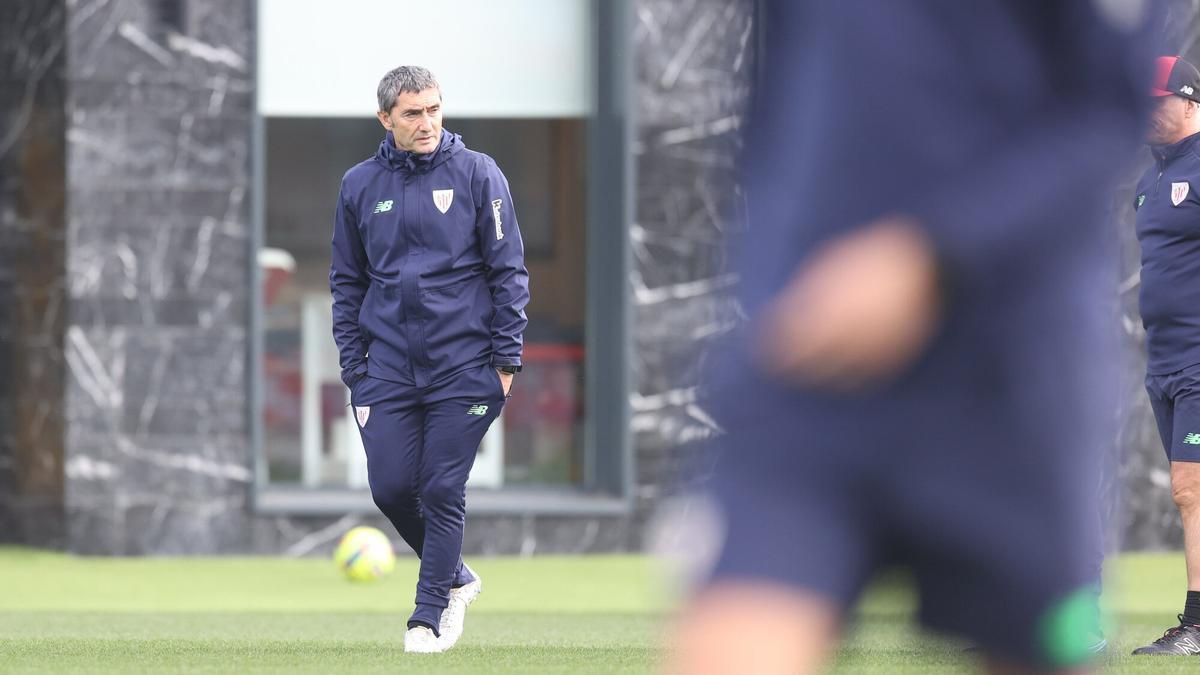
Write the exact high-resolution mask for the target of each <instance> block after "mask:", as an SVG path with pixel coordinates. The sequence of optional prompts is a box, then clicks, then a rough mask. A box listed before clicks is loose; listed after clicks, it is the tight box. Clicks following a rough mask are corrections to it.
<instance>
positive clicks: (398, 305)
mask: <svg viewBox="0 0 1200 675" xmlns="http://www.w3.org/2000/svg"><path fill="white" fill-rule="evenodd" d="M329 286H330V290H331V291H332V293H333V337H334V340H335V341H336V342H337V346H338V351H339V356H340V362H341V367H342V381H343V382H345V383H346V385H347V386H349V387H351V388H353V386H354V384H355V383H356V382H357V381H358V380H359V379H361V378H362V376H363V375H364V374H369V375H370V376H371V377H375V378H379V379H384V380H390V381H393V382H397V383H400V384H406V385H415V386H419V387H424V386H427V385H429V384H430V383H436V382H438V381H440V380H442V379H444V378H446V377H447V376H449V375H452V374H454V373H456V372H459V371H461V370H465V369H467V368H472V367H478V366H480V365H483V364H487V363H491V364H492V365H494V366H503V365H520V364H521V346H522V333H523V332H524V330H525V325H526V323H527V320H526V318H525V305H526V304H527V303H528V301H529V274H528V272H527V271H526V269H525V254H524V247H523V245H522V243H521V233H520V231H519V230H518V229H517V217H516V212H515V211H514V209H513V203H512V196H511V195H510V194H509V190H508V181H507V180H506V179H505V178H504V174H503V173H501V172H500V169H499V168H498V167H497V166H496V162H495V161H493V160H492V158H491V157H488V156H487V155H485V154H483V153H479V152H474V151H472V150H469V149H467V147H466V146H464V145H463V143H462V138H461V137H460V136H458V135H457V134H453V133H450V132H449V131H447V130H444V129H443V130H442V138H441V142H440V143H439V144H438V148H437V150H435V151H434V152H432V153H429V154H427V155H418V154H414V153H410V152H405V151H402V150H400V149H398V148H396V146H395V143H394V141H393V137H392V134H391V132H388V134H387V137H386V138H385V139H384V140H383V141H382V142H381V143H380V144H379V150H378V152H376V153H375V156H374V157H372V158H370V159H368V160H366V161H363V162H360V163H359V164H358V165H356V166H355V167H353V168H352V169H350V170H349V171H347V172H346V175H345V177H344V178H343V179H342V186H341V191H340V194H339V195H338V204H337V210H336V213H335V216H334V231H333V262H332V265H331V267H330V270H329Z"/></svg>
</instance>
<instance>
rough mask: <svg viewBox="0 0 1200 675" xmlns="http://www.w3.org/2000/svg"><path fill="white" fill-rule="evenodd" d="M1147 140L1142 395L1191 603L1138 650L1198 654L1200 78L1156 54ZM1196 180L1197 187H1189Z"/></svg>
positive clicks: (1141, 203)
mask: <svg viewBox="0 0 1200 675" xmlns="http://www.w3.org/2000/svg"><path fill="white" fill-rule="evenodd" d="M1155 65H1156V68H1155V73H1154V76H1155V77H1154V82H1153V85H1152V88H1151V91H1150V93H1151V95H1152V96H1154V97H1155V100H1156V105H1155V108H1154V113H1153V115H1152V117H1151V124H1150V129H1149V132H1148V133H1147V141H1148V142H1149V144H1150V148H1151V152H1152V153H1153V155H1154V160H1155V161H1154V164H1153V165H1152V166H1150V168H1148V169H1147V170H1146V173H1145V174H1144V175H1143V176H1142V178H1141V180H1140V181H1139V182H1138V186H1137V191H1136V192H1135V193H1134V195H1135V196H1134V203H1133V206H1134V213H1135V215H1136V221H1137V236H1138V243H1139V244H1140V245H1141V249H1142V275H1141V289H1140V292H1139V305H1140V308H1141V313H1142V324H1143V325H1144V326H1145V328H1146V393H1147V394H1149V396H1150V407H1151V408H1152V409H1153V410H1154V418H1155V420H1156V421H1157V423H1158V433H1159V435H1160V436H1161V437H1162V443H1163V448H1164V449H1165V450H1166V452H1167V460H1168V461H1169V462H1170V465H1171V495H1172V496H1173V497H1174V499H1175V504H1176V506H1178V507H1179V514H1180V516H1181V518H1182V520H1183V546H1184V556H1185V560H1186V564H1187V598H1186V599H1185V601H1184V608H1183V613H1182V614H1180V615H1179V625H1177V626H1175V627H1172V628H1170V629H1168V630H1167V631H1166V632H1165V633H1164V634H1163V636H1162V637H1160V638H1159V639H1157V640H1155V641H1154V642H1152V643H1150V644H1149V645H1146V646H1145V647H1140V648H1138V649H1136V650H1134V652H1133V653H1134V654H1179V655H1189V654H1200V194H1197V193H1196V189H1197V188H1198V187H1200V72H1197V71H1196V67H1195V66H1193V65H1192V64H1190V63H1188V62H1187V61H1185V60H1183V59H1181V58H1178V57H1175V56H1164V57H1159V59H1158V60H1157V62H1156V64H1155ZM1193 182H1195V183H1196V185H1192V183H1193Z"/></svg>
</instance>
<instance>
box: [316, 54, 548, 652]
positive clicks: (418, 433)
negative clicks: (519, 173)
mask: <svg viewBox="0 0 1200 675" xmlns="http://www.w3.org/2000/svg"><path fill="white" fill-rule="evenodd" d="M377 94H378V99H379V112H378V118H379V122H380V124H382V125H383V128H384V129H386V130H387V132H386V134H385V137H384V139H383V141H381V142H380V144H379V149H378V151H376V153H375V156H374V157H372V158H370V159H367V160H365V161H363V162H361V163H359V164H358V165H356V166H355V167H353V168H352V169H350V170H349V171H347V172H346V175H345V177H344V178H343V179H342V186H341V191H340V193H339V195H338V204H337V209H336V211H335V214H336V215H335V219H334V232H333V263H332V266H331V269H330V272H329V283H330V287H331V289H332V293H333V335H334V339H335V340H336V341H337V345H338V350H339V352H340V358H341V366H342V381H343V382H345V384H346V386H347V387H349V388H350V400H351V403H352V404H353V405H354V410H355V417H356V419H357V420H358V427H359V433H360V434H361V435H362V440H363V446H364V447H365V448H366V453H367V474H368V482H369V484H370V487H371V497H372V498H373V499H374V500H375V504H376V505H377V506H378V507H379V509H380V511H382V512H383V514H384V515H385V516H387V518H388V520H390V521H391V522H392V524H393V525H394V526H395V527H396V530H397V532H399V533H400V536H401V537H402V538H403V539H404V541H405V542H406V543H407V544H408V545H409V546H411V547H412V549H413V551H414V552H416V554H417V555H418V556H420V558H421V571H420V577H419V579H418V581H417V595H416V609H415V610H414V611H413V613H412V616H411V617H410V618H409V619H408V630H407V632H406V633H405V635H404V649H405V651H409V652H441V651H445V650H446V649H448V648H450V647H452V646H454V644H455V642H456V641H457V640H458V638H459V636H461V634H462V631H463V621H464V616H465V612H466V608H467V605H469V604H470V603H471V602H472V601H473V600H474V599H475V597H476V596H477V595H478V594H479V592H480V590H482V581H481V580H480V579H479V576H478V575H476V574H475V573H474V572H473V571H472V570H471V569H470V568H469V567H468V566H467V565H465V564H464V563H463V561H462V557H461V553H462V541H463V525H464V522H465V518H466V482H467V477H468V475H469V474H470V472H471V466H472V465H473V464H474V462H475V454H476V451H477V449H478V447H479V442H480V441H481V440H482V439H483V436H484V434H485V433H486V432H487V430H488V427H489V426H491V424H492V421H494V420H495V419H496V417H497V416H499V414H500V410H501V408H502V407H503V406H504V403H505V400H506V399H507V397H508V394H509V389H510V387H511V386H512V381H513V377H514V374H515V373H517V372H518V371H520V370H521V352H522V335H523V332H524V330H525V325H526V318H525V305H526V304H527V303H528V301H529V275H528V273H527V272H526V269H525V253H524V248H523V246H522V244H521V233H520V231H519V230H518V229H517V218H516V212H515V211H514V210H513V203H512V196H511V195H510V194H509V189H508V181H507V180H506V179H505V177H504V174H503V173H501V172H500V169H499V168H498V167H497V166H496V162H495V161H493V160H492V158H491V157H488V156H487V155H485V154H483V153H480V152H475V151H473V150H469V149H467V147H466V146H464V145H463V141H462V138H461V137H460V136H459V135H458V134H454V133H451V132H449V131H446V130H444V129H442V91H441V87H439V86H438V83H437V81H436V80H435V79H434V77H433V74H432V73H430V72H429V71H428V70H426V69H424V68H420V67H416V66H401V67H399V68H396V69H395V70H393V71H391V72H389V73H387V74H386V75H385V76H384V77H383V79H382V80H381V81H380V82H379V88H378V91H377Z"/></svg>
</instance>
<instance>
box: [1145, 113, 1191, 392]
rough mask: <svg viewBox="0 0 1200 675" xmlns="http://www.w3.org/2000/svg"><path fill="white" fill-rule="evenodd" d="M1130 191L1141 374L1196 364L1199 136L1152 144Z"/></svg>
mask: <svg viewBox="0 0 1200 675" xmlns="http://www.w3.org/2000/svg"><path fill="white" fill-rule="evenodd" d="M1152 150H1153V153H1154V159H1155V162H1154V165H1153V166H1151V167H1150V168H1149V169H1147V170H1146V173H1145V174H1144V175H1143V176H1142V179H1141V180H1140V181H1138V186H1137V191H1136V192H1135V193H1134V209H1136V214H1137V237H1138V242H1139V243H1140V244H1141V246H1142V286H1141V292H1140V304H1141V310H1142V325H1144V326H1145V327H1146V352H1147V361H1146V372H1148V373H1150V374H1152V375H1164V374H1167V373H1174V372H1178V371H1180V370H1183V369H1184V368H1187V367H1188V366H1193V365H1196V364H1197V363H1200V195H1198V194H1196V190H1197V188H1198V187H1200V134H1196V135H1193V136H1189V137H1187V138H1185V139H1183V140H1182V141H1179V142H1178V143H1176V144H1174V145H1168V146H1165V147H1157V148H1153V149H1152Z"/></svg>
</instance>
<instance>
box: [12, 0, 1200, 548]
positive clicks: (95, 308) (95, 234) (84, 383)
mask: <svg viewBox="0 0 1200 675" xmlns="http://www.w3.org/2000/svg"><path fill="white" fill-rule="evenodd" d="M300 4H303V5H305V8H304V9H303V11H300V10H298V9H297V8H296V4H295V3H292V4H284V3H281V2H279V0H210V1H208V2H189V1H188V0H115V1H111V2H96V1H90V0H80V1H78V2H67V1H66V0H49V1H47V0H14V1H13V2H6V3H4V5H3V7H2V8H0V93H2V95H0V543H3V542H16V543H27V544H33V545H42V546H51V547H58V548H63V549H66V550H69V551H72V552H77V553H83V554H105V555H141V554H211V553H285V554H289V555H306V554H314V553H322V552H324V551H326V550H328V548H329V547H330V546H331V545H332V543H333V542H334V541H335V540H336V538H337V537H338V536H340V534H341V533H342V532H344V531H345V530H346V529H348V528H349V527H351V526H352V525H354V524H358V523H370V524H375V525H378V526H381V527H382V526H384V523H383V522H382V520H381V518H380V517H379V516H378V515H377V513H376V511H375V508H374V505H373V504H372V503H371V501H370V498H369V495H368V494H367V492H366V490H365V487H364V482H363V480H364V477H365V473H364V471H365V469H364V467H363V466H362V462H361V457H360V455H361V453H360V452H358V450H357V448H356V447H355V445H354V439H355V436H354V434H353V427H352V423H348V418H347V416H346V408H345V403H346V400H345V392H344V389H343V388H342V387H341V385H340V383H338V382H337V381H336V355H335V354H331V353H330V350H332V346H333V345H332V339H331V338H330V337H329V333H328V327H327V325H326V323H327V322H328V316H327V314H328V294H327V287H326V288H324V289H323V288H322V285H323V283H324V278H323V276H324V274H325V272H327V265H328V258H327V255H328V243H329V241H328V239H329V229H328V228H329V221H330V220H331V218H330V216H331V214H332V204H333V197H334V195H335V194H336V190H337V180H338V179H339V178H340V176H341V172H343V171H344V170H345V169H346V168H348V167H349V166H350V165H351V164H353V163H354V162H355V161H358V160H359V159H361V158H363V157H366V156H368V155H369V154H370V153H371V152H372V151H373V148H374V144H376V143H377V142H378V140H379V138H380V137H381V135H382V134H381V132H380V130H379V129H378V127H377V125H375V122H374V121H373V119H372V118H371V114H372V112H373V109H372V104H373V88H374V82H375V81H376V80H377V79H378V77H379V76H380V75H382V73H383V71H385V70H386V69H387V68H389V67H391V66H393V65H399V64H400V63H404V62H410V63H411V62H416V63H421V64H423V65H427V66H429V67H431V69H433V70H434V71H435V73H437V74H438V75H439V78H440V80H441V83H442V86H443V89H444V91H445V93H446V114H447V120H446V128H447V129H450V130H452V131H456V132H458V133H462V134H463V135H464V138H465V140H466V142H467V144H468V145H469V146H470V147H474V148H476V149H480V150H483V151H485V152H488V153H489V154H492V155H493V156H495V157H496V158H497V160H498V161H499V163H500V165H501V167H502V168H504V170H505V172H506V173H507V174H508V176H509V179H510V181H511V182H512V183H513V192H514V198H515V200H516V204H517V209H518V214H519V216H520V218H521V223H522V229H523V233H524V234H525V239H526V243H527V247H528V255H529V265H530V270H531V275H532V277H533V280H534V286H533V289H532V290H533V295H534V304H533V305H531V307H530V316H531V324H530V330H529V334H528V336H527V341H528V343H529V351H528V352H527V360H528V361H529V362H530V364H529V367H528V368H527V372H525V373H522V375H521V376H519V379H518V383H517V390H516V393H515V395H514V399H513V401H512V405H511V406H510V407H509V408H508V409H507V410H506V413H505V416H504V424H503V425H502V426H501V427H500V428H498V429H493V434H492V435H491V436H490V438H489V440H488V441H485V444H484V446H483V447H482V448H481V452H480V459H479V462H477V469H476V472H475V473H473V475H472V482H471V484H470V486H469V493H468V503H469V510H470V513H471V515H470V517H469V519H468V524H467V531H466V543H465V548H466V550H467V551H468V552H470V553H504V554H531V553H543V552H563V553H582V552H602V551H623V550H640V549H641V548H642V547H643V545H644V542H643V539H644V534H645V529H646V523H647V521H648V520H649V519H650V518H651V517H652V515H653V513H654V510H655V508H656V506H657V505H658V504H660V503H661V502H662V500H663V499H664V497H666V496H667V495H668V494H669V493H670V492H671V491H672V490H673V489H674V486H675V484H676V482H677V481H678V479H679V477H680V476H683V475H685V474H687V473H688V469H689V467H690V466H692V462H693V460H694V459H695V457H696V455H697V450H698V449H699V448H700V447H701V445H702V443H703V441H704V439H705V438H706V437H708V435H710V434H711V433H713V427H712V424H711V422H710V421H709V419H708V416H707V415H706V414H705V412H704V410H703V404H702V401H701V398H700V396H699V392H698V386H697V385H698V383H699V381H700V376H701V373H702V372H704V370H705V368H706V360H705V359H706V356H705V353H706V347H707V346H708V345H710V344H711V343H712V341H713V340H714V339H715V338H717V337H719V336H720V335H721V334H723V333H724V332H726V331H727V330H729V328H730V327H732V326H733V325H735V324H736V323H737V322H738V321H739V313H738V309H737V307H736V305H735V303H733V302H732V300H731V297H730V289H731V288H732V286H733V284H735V283H736V279H735V278H734V277H733V276H731V275H730V274H729V267H728V263H727V261H726V258H725V256H724V252H723V251H724V248H723V246H722V243H723V242H724V241H725V239H726V238H727V237H728V236H730V235H731V234H734V233H737V232H739V231H741V229H742V228H743V227H744V219H743V218H742V208H741V205H740V194H739V191H738V187H737V182H736V175H737V172H736V168H737V164H738V161H739V158H740V155H739V153H740V149H741V140H740V131H741V128H742V116H743V113H744V106H745V104H746V102H747V99H748V96H749V91H750V86H751V82H752V79H753V72H754V64H755V62H756V45H757V42H756V40H755V30H754V28H755V27H754V17H755V14H756V10H755V2H754V0H683V1H675V0H623V1H620V2H608V1H606V0H572V1H563V0H527V3H525V5H524V7H525V9H524V10H523V11H525V12H527V14H522V15H511V16H501V15H488V14H487V12H488V11H494V10H488V9H487V7H488V6H489V3H486V2H471V1H470V0H461V3H460V4H465V5H471V6H472V7H471V8H472V9H474V10H477V11H471V12H460V13H458V15H456V16H455V17H442V19H441V20H443V21H448V22H450V23H451V24H453V25H454V26H455V28H456V30H457V31H458V33H459V34H460V35H461V37H460V39H459V40H457V41H456V43H455V44H454V45H453V48H452V49H451V48H447V49H440V47H441V46H442V45H441V44H440V42H439V40H442V39H445V38H443V37H442V36H443V35H444V32H442V31H437V32H436V34H433V35H426V34H413V35H405V36H404V37H405V38H406V39H405V40H380V41H378V44H376V43H375V42H372V43H371V44H367V45H360V47H359V48H358V49H356V50H349V49H343V48H339V45H340V44H342V43H341V42H339V40H343V41H347V42H352V38H353V36H354V35H355V34H356V33H355V31H356V30H366V31H383V32H384V33H385V34H386V32H387V30H389V29H388V28H387V26H388V12H387V11H386V7H389V6H391V5H392V4H394V3H382V2H375V3H373V2H362V3H355V4H356V5H357V6H358V7H359V11H360V12H368V10H370V9H371V8H376V9H379V8H384V9H380V11H377V12H376V13H374V14H370V13H369V12H368V14H365V15H361V16H355V15H352V14H346V13H345V12H339V13H338V14H336V15H335V14H329V13H326V14H322V12H323V11H325V12H328V10H323V9H322V6H323V5H328V4H330V3H320V2H315V1H313V2H308V3H300ZM492 4H495V3H492ZM1197 6H1198V3H1197V2H1196V1H1194V0H1177V1H1176V2H1174V3H1173V5H1172V12H1173V14H1172V17H1173V21H1172V35H1171V40H1172V41H1173V43H1174V44H1176V45H1178V46H1179V48H1180V49H1183V50H1188V49H1192V51H1195V48H1194V44H1195V38H1196V37H1197V36H1198V35H1200V27H1198V25H1197V21H1198V19H1197ZM364 7H365V8H367V9H363V8H364ZM285 9H287V11H285ZM510 14H511V13H510ZM398 30H400V31H401V32H402V31H403V29H398ZM517 31H520V34H521V35H522V36H523V37H524V38H525V39H524V40H523V41H522V45H523V46H520V47H518V46H506V38H507V37H508V36H511V35H513V34H515V33H516V32H517ZM339 35H341V36H350V37H342V38H338V37H336V36H339ZM360 43H361V41H360ZM393 43H394V44H403V45H406V46H407V48H408V49H410V50H412V51H408V52H406V51H404V49H402V48H396V47H393V46H392V44H393ZM355 44H358V43H355ZM1192 56H1200V54H1192ZM501 57H503V59H506V60H505V61H503V63H504V64H505V65H504V67H503V68H497V67H496V65H495V64H494V63H492V62H491V61H490V60H489V59H499V58H501ZM548 66H553V67H548ZM359 92H361V101H359V99H358V98H356V97H358V96H360V94H359ZM1125 189H1126V191H1128V190H1129V189H1131V187H1127V188H1125ZM1123 199H1124V197H1123V196H1122V195H1121V194H1120V193H1119V194H1118V196H1117V197H1116V203H1117V204H1118V205H1119V204H1123V203H1124V202H1128V201H1129V200H1128V199H1124V201H1122V200H1123ZM1123 217H1124V218H1126V220H1122V223H1124V225H1122V224H1116V225H1114V227H1117V228H1119V230H1120V231H1121V233H1122V237H1123V242H1124V250H1125V252H1126V254H1127V255H1126V259H1125V261H1124V266H1125V267H1124V271H1125V272H1128V273H1129V275H1130V278H1131V279H1132V280H1131V281H1130V282H1129V283H1128V284H1126V286H1125V287H1124V291H1125V294H1124V295H1123V299H1124V301H1125V304H1124V307H1123V308H1124V311H1125V314H1126V316H1125V317H1124V326H1125V327H1127V335H1128V340H1127V343H1128V349H1127V361H1128V363H1127V367H1126V371H1127V372H1128V373H1129V374H1130V377H1129V382H1128V387H1127V388H1128V391H1129V395H1128V396H1127V397H1126V400H1127V404H1126V409H1125V410H1123V411H1122V415H1123V419H1125V420H1126V424H1125V428H1124V431H1123V434H1122V438H1121V443H1120V444H1119V445H1120V451H1121V457H1122V459H1121V463H1120V466H1121V471H1120V476H1119V477H1120V480H1119V481H1118V480H1116V479H1115V478H1114V479H1110V482H1109V484H1108V489H1109V491H1110V492H1111V493H1114V494H1115V493H1117V492H1120V493H1121V498H1120V499H1119V500H1114V501H1116V502H1119V503H1120V504H1121V505H1122V507H1121V508H1120V509H1119V511H1116V512H1114V514H1111V515H1113V520H1112V522H1113V523H1114V524H1116V525H1119V527H1118V528H1117V529H1119V530H1120V531H1121V532H1123V541H1124V543H1125V545H1126V546H1131V547H1137V548H1153V547H1161V546H1178V545H1179V544H1180V541H1181V538H1180V532H1179V529H1178V525H1177V523H1176V520H1177V519H1176V518H1175V516H1174V509H1173V506H1172V505H1171V503H1170V495H1169V488H1168V486H1167V484H1166V483H1165V482H1164V480H1163V477H1164V475H1165V463H1164V462H1162V458H1161V450H1159V449H1158V447H1157V439H1156V437H1155V436H1154V431H1153V423H1152V420H1151V418H1150V416H1149V412H1148V409H1147V407H1146V404H1145V401H1144V397H1141V395H1140V389H1139V387H1140V377H1139V376H1138V375H1137V370H1138V368H1139V367H1140V361H1139V358H1140V357H1139V355H1140V353H1141V351H1140V339H1141V336H1140V334H1139V332H1138V331H1139V329H1138V326H1139V324H1138V322H1137V321H1136V306H1134V305H1132V304H1130V302H1129V301H1128V298H1129V297H1130V296H1132V297H1134V298H1136V291H1134V292H1132V293H1130V292H1129V291H1130V289H1131V288H1134V287H1133V286H1131V285H1130V284H1134V283H1136V277H1135V275H1133V272H1134V271H1136V256H1135V255H1134V257H1132V258H1131V257H1130V255H1131V251H1133V250H1134V249H1131V248H1130V246H1131V245H1132V246H1134V247H1136V244H1135V243H1132V231H1131V228H1130V227H1129V226H1128V222H1129V221H1128V220H1127V218H1128V217H1129V216H1128V214H1124V216H1123ZM1133 302H1136V300H1134V301H1133ZM331 358H332V359H333V366H334V375H333V376H332V379H331V375H330V360H331ZM1117 486H1121V487H1120V488H1119V489H1118V487H1117Z"/></svg>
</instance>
